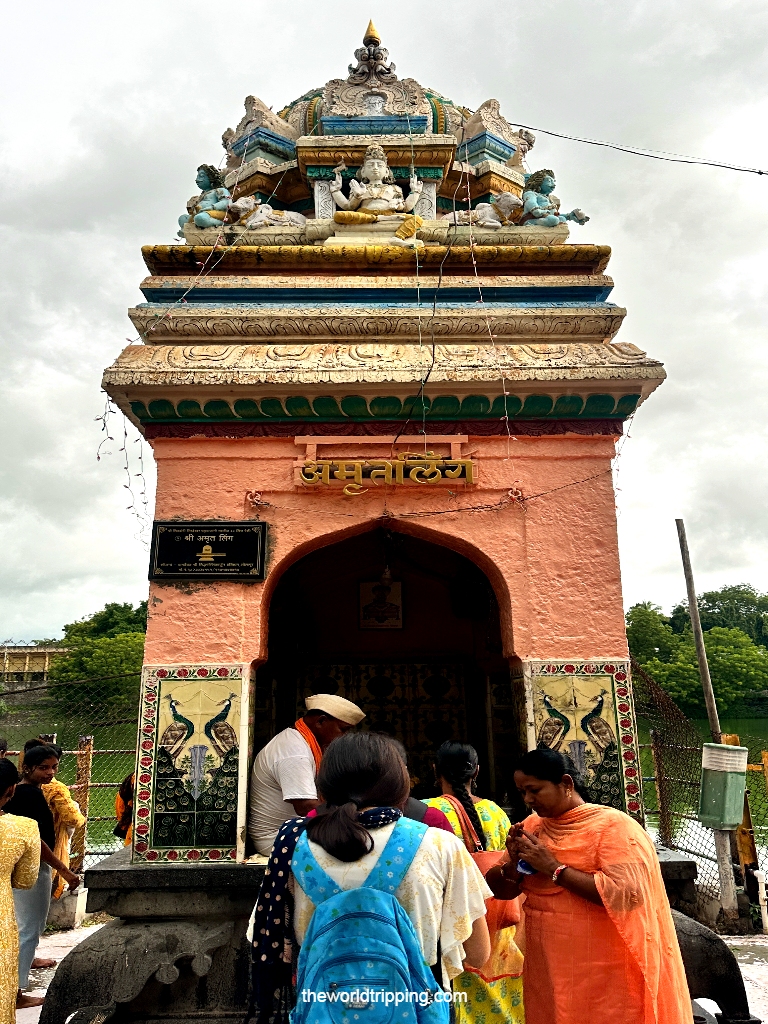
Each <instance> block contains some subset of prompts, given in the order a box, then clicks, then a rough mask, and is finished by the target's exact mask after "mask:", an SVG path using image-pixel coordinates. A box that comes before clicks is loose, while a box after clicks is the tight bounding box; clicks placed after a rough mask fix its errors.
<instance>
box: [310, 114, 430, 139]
mask: <svg viewBox="0 0 768 1024" xmlns="http://www.w3.org/2000/svg"><path fill="white" fill-rule="evenodd" d="M427 120H428V118H427V116H426V115H425V114H413V115H411V117H405V116H404V115H399V114H384V115H381V116H378V115H368V116H365V117H330V116H329V117H321V118H320V123H321V124H322V126H323V135H424V134H425V132H426V130H427Z"/></svg>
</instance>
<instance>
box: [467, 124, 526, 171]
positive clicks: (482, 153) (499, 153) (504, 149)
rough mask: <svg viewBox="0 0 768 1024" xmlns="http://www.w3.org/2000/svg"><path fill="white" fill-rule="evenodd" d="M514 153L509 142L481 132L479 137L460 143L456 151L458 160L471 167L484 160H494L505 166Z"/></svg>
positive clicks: (489, 133)
mask: <svg viewBox="0 0 768 1024" xmlns="http://www.w3.org/2000/svg"><path fill="white" fill-rule="evenodd" d="M514 152H515V146H513V145H512V143H511V142H507V140H506V139H502V138H499V136H498V135H493V134H492V133H491V132H481V133H480V135H475V137H474V138H472V139H468V140H467V141H466V142H462V144H461V145H460V146H459V149H458V158H459V160H464V161H466V162H468V163H470V164H472V166H473V167H474V166H476V165H477V164H480V163H482V162H483V161H484V160H495V161H497V162H498V163H502V164H505V163H506V162H507V160H509V159H510V157H511V156H512V154H513V153H514Z"/></svg>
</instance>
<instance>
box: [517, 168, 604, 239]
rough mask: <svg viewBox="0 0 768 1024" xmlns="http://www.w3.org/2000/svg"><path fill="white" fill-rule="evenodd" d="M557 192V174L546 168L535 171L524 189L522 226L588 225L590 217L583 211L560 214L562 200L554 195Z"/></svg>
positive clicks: (527, 180)
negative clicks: (568, 221) (573, 223)
mask: <svg viewBox="0 0 768 1024" xmlns="http://www.w3.org/2000/svg"><path fill="white" fill-rule="evenodd" d="M554 190H555V172H554V171H550V170H549V169H548V168H545V169H544V170H541V171H534V172H533V174H529V175H528V177H527V178H526V180H525V188H524V189H523V214H522V216H521V218H520V224H528V225H529V226H530V225H535V226H536V227H541V228H554V227H557V225H558V224H564V223H565V222H566V221H567V220H570V221H575V222H576V223H577V224H586V223H587V221H588V220H589V217H587V216H586V214H585V213H584V212H583V210H578V209H577V210H571V212H570V213H566V214H562V213H560V200H559V199H558V198H557V196H555V195H552V193H553V192H554Z"/></svg>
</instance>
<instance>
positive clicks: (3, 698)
mask: <svg viewBox="0 0 768 1024" xmlns="http://www.w3.org/2000/svg"><path fill="white" fill-rule="evenodd" d="M138 721H139V676H138V675H137V674H136V673H123V674H121V675H116V676H101V677H99V678H95V679H79V680H72V681H69V682H50V681H49V682H43V683H35V685H33V686H26V685H24V682H19V683H17V685H15V686H14V687H13V688H8V689H6V690H5V691H4V692H3V693H2V694H0V736H3V737H5V738H6V739H7V741H8V756H9V757H11V758H13V759H14V760H17V761H18V759H19V754H20V752H21V750H22V749H23V747H24V744H25V742H26V741H27V740H30V739H33V738H35V737H37V736H41V735H42V736H45V737H54V736H55V742H56V743H58V745H59V746H60V747H62V748H63V754H62V758H61V762H60V764H59V771H58V774H57V778H58V779H59V780H60V781H61V782H63V783H64V784H65V785H67V786H69V788H70V791H71V793H72V797H73V799H74V800H75V802H76V803H77V804H78V805H79V806H80V809H81V811H82V812H83V814H84V815H85V817H86V819H87V821H86V824H85V825H84V826H82V827H81V828H79V829H76V830H75V833H74V835H73V836H72V840H71V843H70V866H71V867H72V870H73V871H76V872H79V871H82V870H84V869H86V868H89V867H92V866H93V865H94V864H97V863H98V862H99V861H100V860H103V859H104V858H105V857H108V856H109V855H110V854H111V853H114V852H115V851H117V850H119V849H121V847H122V845H123V842H122V840H121V839H120V838H118V837H117V836H116V835H115V834H114V828H115V825H116V824H117V818H116V815H115V797H116V796H117V791H118V789H119V787H120V783H121V782H122V781H123V779H125V778H126V776H128V775H130V774H131V773H132V772H133V771H134V769H135V766H136V736H137V731H138Z"/></svg>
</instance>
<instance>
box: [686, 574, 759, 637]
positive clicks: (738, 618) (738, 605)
mask: <svg viewBox="0 0 768 1024" xmlns="http://www.w3.org/2000/svg"><path fill="white" fill-rule="evenodd" d="M698 605H699V617H700V618H701V628H702V629H703V630H705V631H706V630H709V629H713V628H714V627H715V626H722V627H724V628H726V629H740V630H741V631H742V632H743V633H746V634H747V636H749V637H751V638H752V640H754V642H755V643H756V644H760V646H761V647H768V594H761V593H760V591H759V590H755V588H754V587H751V586H749V585H748V584H746V583H739V584H736V585H734V586H729V587H721V588H720V589H719V590H708V591H706V592H705V593H703V594H699V597H698ZM669 622H670V625H671V626H672V629H673V630H674V632H675V633H684V632H685V630H686V629H688V628H689V626H690V619H689V617H688V602H687V601H682V602H681V603H680V604H678V605H676V606H675V608H673V609H672V615H671V616H670V618H669Z"/></svg>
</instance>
